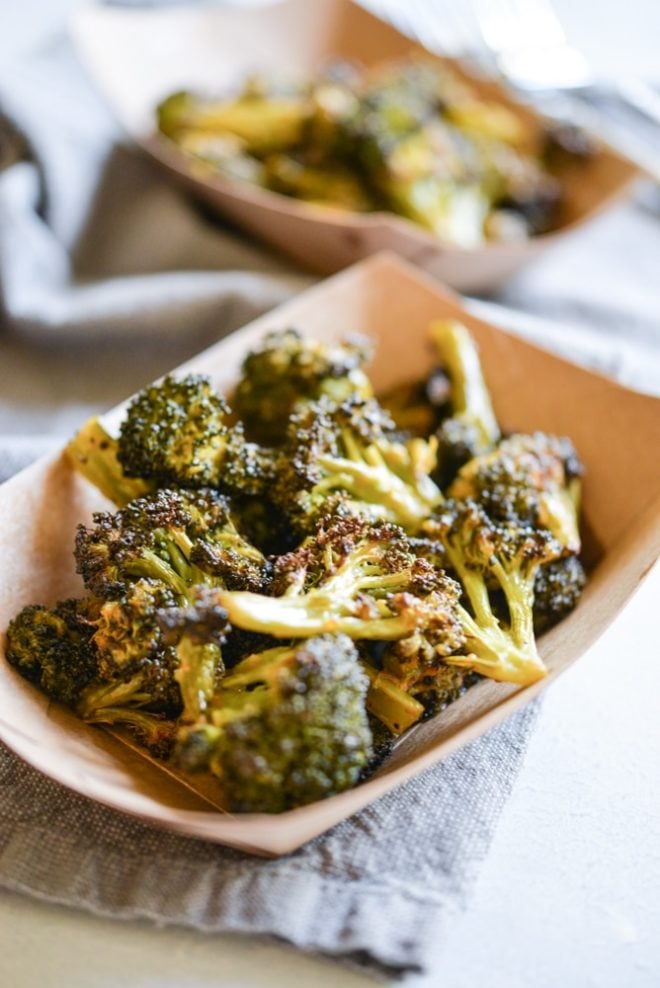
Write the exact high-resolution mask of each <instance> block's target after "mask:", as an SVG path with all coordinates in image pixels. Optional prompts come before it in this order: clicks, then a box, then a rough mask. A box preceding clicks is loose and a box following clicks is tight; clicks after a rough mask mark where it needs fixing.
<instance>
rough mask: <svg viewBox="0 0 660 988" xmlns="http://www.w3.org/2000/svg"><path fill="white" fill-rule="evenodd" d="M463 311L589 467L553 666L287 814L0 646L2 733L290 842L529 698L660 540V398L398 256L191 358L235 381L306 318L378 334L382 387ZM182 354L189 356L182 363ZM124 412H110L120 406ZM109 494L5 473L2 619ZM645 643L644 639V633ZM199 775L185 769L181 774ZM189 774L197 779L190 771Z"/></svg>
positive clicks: (493, 379) (584, 641) (43, 592)
mask: <svg viewBox="0 0 660 988" xmlns="http://www.w3.org/2000/svg"><path fill="white" fill-rule="evenodd" d="M444 316H450V317H457V318H459V319H461V320H462V321H463V322H465V323H466V324H467V325H468V326H469V328H470V329H471V331H472V333H473V334H474V337H475V339H476V340H477V342H478V344H479V346H480V349H481V355H482V359H483V364H484V368H485V373H486V377H487V380H488V383H489V385H490V388H491V391H492V394H493V399H494V404H495V409H496V412H497V414H498V417H499V419H500V421H501V423H502V426H503V428H504V429H517V430H524V431H532V430H534V429H544V430H547V431H550V432H555V433H559V434H565V435H569V436H571V438H572V439H573V440H574V442H575V444H576V446H577V448H578V450H579V451H580V454H581V456H582V458H583V460H584V462H585V463H586V466H587V476H586V482H585V489H584V515H585V533H586V553H587V561H588V563H589V564H590V566H591V567H592V572H591V575H590V582H589V585H588V587H587V589H586V591H585V593H584V596H583V598H582V600H581V602H580V604H579V606H578V607H577V609H576V610H575V611H574V612H573V613H572V614H571V615H570V616H569V617H568V618H567V619H566V620H565V621H563V622H562V623H561V624H560V625H558V626H557V627H556V628H554V629H553V630H552V631H550V632H549V633H548V634H547V635H545V636H544V637H543V638H542V639H541V642H540V651H541V654H542V656H543V658H544V660H545V661H546V663H547V665H548V668H549V670H550V674H549V676H548V677H547V678H546V679H545V680H543V681H541V682H540V683H538V684H536V685H534V686H532V687H529V688H527V689H524V690H516V689H515V688H513V687H511V686H506V685H502V684H497V683H493V682H489V681H483V682H480V683H478V684H477V685H476V686H475V687H473V688H472V689H471V690H469V691H468V693H467V694H466V695H465V696H464V697H462V698H461V699H460V700H458V701H457V702H456V703H455V704H453V705H452V706H451V707H450V708H449V709H448V710H447V711H446V712H445V713H443V714H441V715H439V716H438V717H437V718H435V719H434V720H431V721H428V722H427V723H425V724H423V725H421V726H420V727H418V728H415V729H413V731H412V732H411V733H410V734H409V735H408V736H407V737H405V738H404V739H403V741H402V742H401V743H400V744H399V746H398V747H397V749H396V750H395V752H394V753H393V754H392V756H391V757H390V758H389V759H388V761H387V762H386V763H385V764H384V766H383V767H382V769H381V770H380V772H379V773H378V775H377V776H376V777H374V778H373V779H371V780H370V781H369V782H367V783H365V784H363V785H361V786H358V787H357V788H355V789H352V790H350V791H349V792H346V793H343V794H341V795H339V796H335V797H333V798H331V799H327V800H324V801H322V802H319V803H315V804H313V805H311V806H307V807H303V808H301V809H298V810H293V811H291V812H288V813H284V814H281V815H279V816H267V815H244V816H229V815H227V814H223V813H221V812H219V811H218V810H216V809H215V808H214V807H213V806H211V805H210V804H209V802H208V800H209V798H210V799H212V800H213V799H214V795H213V787H212V786H211V787H209V786H205V787H204V788H202V789H200V791H199V792H198V793H195V792H193V791H192V790H191V789H189V788H187V786H186V785H185V784H183V783H182V782H181V781H177V779H176V778H174V777H173V776H171V775H169V774H166V773H165V772H164V771H163V770H162V769H161V768H160V767H158V765H157V764H156V763H152V762H150V761H148V760H145V759H144V758H143V757H142V756H141V755H140V754H137V753H136V751H135V750H132V749H131V748H128V747H126V746H125V745H124V744H122V743H120V742H119V741H118V740H117V739H116V738H114V737H111V736H110V735H109V734H108V733H107V732H106V731H104V730H103V729H101V728H93V727H88V726H86V725H85V724H83V723H82V722H81V721H79V720H77V719H76V718H75V717H73V716H72V715H71V714H70V713H68V712H67V711H65V710H63V709H60V708H58V707H57V706H56V705H55V704H49V703H48V701H47V700H46V699H45V698H44V697H43V696H42V695H41V694H39V693H38V692H37V690H36V689H34V688H33V687H32V686H30V685H29V684H28V683H27V682H25V681H24V680H23V679H22V678H21V677H20V676H18V675H17V673H15V672H14V670H13V669H11V668H10V667H9V665H8V664H7V663H6V661H5V660H4V658H3V657H2V656H1V655H0V738H1V739H2V740H3V741H4V742H5V743H6V744H7V745H9V747H11V748H12V749H13V750H14V751H15V752H17V754H19V755H20V756H21V757H23V758H24V759H25V760H26V761H28V762H30V763H31V764H32V765H34V766H35V767H36V768H38V769H39V770H40V771H42V772H44V773H45V774H47V775H49V776H51V777H52V778H54V779H56V780H58V781H59V782H61V783H63V784H64V785H66V786H69V787H70V788H71V789H75V790H76V791H77V792H81V793H84V794H85V795H87V796H90V797H91V798H93V799H97V800H99V801H100V802H102V803H105V804H107V805H108V806H112V807H114V808H115V809H118V810H123V811H124V812H127V813H131V814H134V815H136V816H138V817H140V818H142V819H143V820H146V821H148V822H150V823H154V824H158V825H160V826H163V827H167V828H169V829H172V830H176V831H178V832H180V833H184V834H188V835H191V836H195V837H202V838H205V839H207V840H212V841H217V842H219V843H222V844H228V845H231V846H233V847H239V848H243V849H247V850H251V851H253V852H254V853H258V854H268V855H275V854H282V853H284V852H286V851H290V850H292V849H294V848H296V847H298V846H299V845H301V844H303V843H304V842H305V841H307V840H309V839H310V838H311V837H314V836H316V835H317V834H319V833H321V832H322V831H324V830H327V829H328V828H329V827H331V826H333V824H335V823H337V822H338V821H340V820H343V819H344V818H346V817H348V816H350V815H351V814H352V813H354V812H355V811H356V810H359V809H360V808H361V807H363V806H365V805H366V804H367V803H369V802H371V801H372V800H374V799H376V798H377V797H378V796H380V795H382V794H383V793H384V792H387V791H388V790H390V789H392V788H394V787H395V786H397V785H400V784H401V783H402V782H404V781H406V780H407V779H410V778H412V777H413V776H415V775H417V774H418V773H419V772H421V771H422V769H424V768H426V767H428V766H429V765H432V764H433V763H435V762H437V761H439V760H440V759H442V758H445V757H446V756H447V755H448V754H449V753H450V752H452V751H454V750H455V749H456V748H458V747H459V746H460V745H463V744H465V743H466V742H467V741H470V740H472V739H473V738H475V737H477V736H478V735H480V734H483V733H484V731H486V730H488V729H489V728H491V727H493V726H494V725H495V724H497V723H499V722H500V721H502V720H503V719H504V718H505V717H507V716H508V715H509V714H510V713H512V712H513V711H514V710H516V709H517V708H519V707H520V706H522V705H523V704H524V703H527V702H528V701H529V700H531V699H532V697H534V696H536V695H537V693H539V691H540V690H542V689H543V688H545V686H546V685H547V684H548V683H550V682H552V680H553V678H554V677H555V676H556V675H558V673H560V672H561V671H562V670H563V669H565V668H567V667H568V666H569V665H570V664H571V663H572V662H574V661H575V660H576V659H577V658H578V657H579V656H580V655H582V654H583V652H584V651H585V650H586V649H587V648H588V647H589V646H590V645H591V644H592V643H593V642H594V641H595V640H596V639H597V638H598V636H599V635H600V634H601V633H602V632H603V631H604V630H605V628H606V627H607V626H608V624H609V623H610V622H611V621H612V620H613V619H614V617H616V615H617V613H618V612H619V611H620V610H621V608H622V607H623V606H624V605H625V603H626V601H627V600H628V599H629V598H630V596H631V594H632V593H633V592H634V590H635V588H636V587H637V585H638V584H639V582H640V581H641V579H642V578H643V576H644V574H645V573H646V572H647V571H648V570H649V568H650V567H651V565H652V564H653V561H654V560H655V559H656V558H657V556H658V552H659V551H660V458H659V456H658V451H659V450H660V401H659V400H657V399H655V398H650V397H647V396H644V395H641V394H637V393H635V392H632V391H629V390H626V389H625V388H623V387H620V386H619V385H617V384H615V383H614V382H612V381H610V380H607V379H606V378H603V377H600V376H598V375H596V374H592V373H590V372H588V371H586V370H582V369H580V368H578V367H575V366H574V365H572V364H570V363H567V362H566V361H564V360H561V359H559V358H558V357H554V356H551V355H550V354H548V353H545V352H544V351H542V350H539V349H537V348H536V347H534V346H531V345H530V344H528V343H525V342H523V341H521V340H519V339H516V338H515V337H513V336H509V335H508V334H506V333H504V332H503V331H502V330H499V329H496V328H495V327H493V326H491V325H489V324H488V323H486V322H483V321H481V320H479V319H476V318H474V317H473V316H471V315H469V314H468V313H467V312H466V311H465V310H464V309H463V308H462V307H461V304H460V301H459V299H458V298H456V297H455V296H453V295H452V294H450V293H448V292H447V291H445V290H443V289H441V288H440V287H438V286H437V285H436V284H435V283H434V282H433V281H432V280H431V279H429V278H428V277H427V276H425V275H423V274H421V273H419V272H417V271H415V270H414V269H413V268H412V267H410V266H409V265H407V264H405V263H403V262H401V261H400V260H398V259H396V258H394V257H393V256H390V255H380V256H377V257H374V258H372V259H370V260H368V261H365V262H363V263H362V264H360V265H357V266H355V267H354V268H351V269H349V270H347V271H345V272H344V273H342V274H340V275H337V276H336V277H334V278H332V279H330V280H329V281H327V282H325V283H323V284H320V285H318V286H316V287H314V288H312V289H310V290H309V291H307V292H306V293H304V294H303V295H301V296H299V297H298V298H297V299H295V300H293V301H291V302H288V303H287V304H285V305H283V306H281V307H280V308H278V309H276V310H274V311H273V312H271V313H269V314H268V315H266V316H263V317H261V318H260V319H258V320H256V321H255V322H253V323H251V324H250V325H249V326H246V327H245V328H244V329H242V330H240V331H239V332H238V333H235V334H234V335H233V336H230V337H228V338H227V339H226V340H223V341H222V342H220V343H218V344H217V345H216V346H214V347H212V348H211V349H209V350H207V351H206V352H204V353H202V354H200V355H199V356H198V357H196V358H195V359H194V360H193V361H191V362H190V363H188V364H186V365H185V370H195V371H200V372H205V373H208V374H210V375H212V377H213V379H214V381H215V383H216V384H217V385H218V386H219V387H220V388H221V389H222V390H223V391H228V390H229V389H230V388H231V386H232V384H233V383H234V381H235V378H236V373H237V369H238V366H239V364H240V362H241V360H242V358H243V356H244V354H245V352H246V350H247V348H248V347H249V346H250V345H251V344H252V343H254V342H255V341H257V340H258V339H260V337H261V336H262V334H263V333H264V332H265V331H267V330H271V329H281V328H282V327H286V326H291V325H293V326H298V327H300V328H301V329H303V330H304V331H305V332H306V333H308V334H310V335H314V336H317V337H319V338H325V339H332V338H338V337H341V336H342V335H345V334H346V333H347V332H350V331H359V332H363V333H367V334H370V335H371V336H373V337H374V338H375V339H376V340H377V342H378V350H377V354H376V358H375V361H374V364H373V366H372V367H371V368H370V373H371V374H372V376H373V379H374V382H375V385H376V387H377V389H378V390H380V391H382V390H384V389H387V388H389V387H391V386H392V385H395V384H397V383H402V382H404V381H408V380H412V379H416V378H419V377H421V376H422V375H423V374H424V373H425V372H426V371H428V370H429V369H430V368H431V366H432V364H433V355H432V352H431V350H430V348H429V345H428V341H427V329H428V325H429V322H430V321H431V320H432V319H436V318H438V317H444ZM181 369H183V368H180V370H181ZM120 415H121V413H120V411H119V410H115V412H114V413H112V414H111V415H109V416H108V420H107V421H108V423H109V424H113V423H115V424H116V422H117V421H118V420H119V418H120ZM100 506H105V502H103V500H102V498H101V497H100V495H98V494H97V493H96V491H95V490H94V489H92V488H91V487H90V486H89V485H88V484H87V483H86V482H85V481H84V480H82V478H80V477H79V476H78V475H76V474H75V473H73V472H72V471H71V469H70V467H69V466H68V464H67V462H66V461H65V460H64V458H63V457H61V456H51V457H48V458H45V459H42V460H40V461H39V462H38V463H36V464H34V465H33V466H32V467H30V468H29V469H28V470H25V471H23V472H22V473H21V474H19V475H17V476H16V477H14V478H13V479H12V480H10V481H9V482H8V483H6V484H5V485H3V486H2V487H0V516H1V517H2V519H3V525H2V531H1V533H0V544H1V555H2V559H3V564H4V565H3V581H2V586H1V587H0V627H1V628H5V627H6V626H7V623H8V622H9V620H10V619H11V617H12V616H13V615H14V614H15V613H16V612H17V611H18V610H19V609H20V608H21V607H23V606H24V605H25V604H27V603H33V602H43V603H51V602H53V601H54V600H55V599H57V598H59V597H63V596H66V595H68V594H71V593H80V590H81V586H80V581H79V578H78V577H76V575H75V573H74V565H73V558H72V545H73V533H74V529H75V526H76V524H77V523H78V522H79V521H87V520H88V519H89V517H90V515H91V512H92V511H93V510H95V509H97V508H98V507H100ZM649 644H650V643H649ZM186 781H187V782H190V780H186ZM193 784H195V783H194V780H193Z"/></svg>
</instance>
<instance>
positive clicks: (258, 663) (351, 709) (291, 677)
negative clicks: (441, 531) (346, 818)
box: [176, 635, 372, 813]
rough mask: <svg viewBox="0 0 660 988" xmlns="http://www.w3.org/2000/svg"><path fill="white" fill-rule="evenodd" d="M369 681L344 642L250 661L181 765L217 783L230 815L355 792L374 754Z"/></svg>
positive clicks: (217, 698) (227, 682)
mask: <svg viewBox="0 0 660 988" xmlns="http://www.w3.org/2000/svg"><path fill="white" fill-rule="evenodd" d="M367 686H368V679H367V677H366V676H365V675H364V673H363V671H362V670H361V667H360V665H359V663H358V655H357V651H356V649H355V646H354V645H353V643H352V642H351V640H350V639H349V638H347V637H346V636H344V635H335V636H333V635H323V636H321V637H314V638H310V639H309V640H308V641H303V642H298V643H297V644H295V645H293V646H280V647H276V648H272V649H268V650H267V651H265V652H261V653H257V654H255V655H251V656H249V657H248V658H246V659H244V660H243V661H242V662H240V663H239V664H238V665H237V666H236V667H235V668H234V669H233V670H232V672H231V673H229V674H228V675H227V676H225V678H224V679H223V680H222V681H221V683H220V684H219V688H218V689H217V691H216V693H215V695H214V697H213V702H212V706H211V708H210V709H209V711H208V714H207V717H206V719H205V720H204V721H203V722H201V723H200V724H196V725H193V726H191V727H189V728H186V729H184V730H183V731H182V732H181V734H180V738H179V742H178V745H177V751H176V760H177V762H178V764H179V765H181V766H182V767H183V768H184V769H187V770H195V769H197V770H199V769H208V770H210V771H211V772H213V773H214V774H215V775H216V776H218V777H219V779H220V782H221V786H222V789H223V792H224V794H225V796H226V799H227V802H228V806H229V809H231V810H234V811H236V812H248V813H280V812H282V811H284V810H288V809H291V808H293V807H295V806H302V805H304V804H306V803H311V802H314V801H315V800H317V799H323V798H324V797H326V796H330V795H332V794H333V793H336V792H341V791H342V790H344V789H347V788H349V787H350V786H352V785H354V784H355V783H356V782H357V781H358V778H359V776H360V773H361V771H362V770H363V769H364V768H365V766H366V765H367V764H368V762H369V759H370V758H371V755H372V740H371V731H370V729H369V723H368V719H367V714H366V712H365V708H364V700H365V696H366V691H367Z"/></svg>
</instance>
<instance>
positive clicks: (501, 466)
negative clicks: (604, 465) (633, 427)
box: [448, 432, 584, 553]
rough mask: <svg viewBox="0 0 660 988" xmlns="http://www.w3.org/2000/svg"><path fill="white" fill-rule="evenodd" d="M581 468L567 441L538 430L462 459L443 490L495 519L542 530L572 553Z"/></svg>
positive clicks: (576, 542) (575, 549)
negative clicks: (475, 503)
mask: <svg viewBox="0 0 660 988" xmlns="http://www.w3.org/2000/svg"><path fill="white" fill-rule="evenodd" d="M583 472H584V469H583V467H582V464H581V463H580V461H579V459H578V456H577V453H576V452H575V448H574V446H573V444H572V442H571V441H570V439H566V438H561V439H559V438H557V437H556V436H549V435H547V434H546V433H543V432H536V433H534V434H533V435H530V436H528V435H522V434H521V435H513V436H510V437H509V438H508V439H503V440H502V442H501V443H500V444H499V445H498V446H497V447H496V448H495V449H494V450H493V451H492V452H490V453H486V454H485V455H483V456H478V457H476V458H475V459H473V460H470V461H469V462H468V463H466V464H465V465H464V466H463V467H462V468H461V469H460V470H459V472H458V476H457V477H456V479H455V480H454V482H453V483H452V485H451V486H450V488H449V491H448V493H449V495H450V496H451V497H455V498H471V499H473V500H475V501H478V502H479V504H481V505H482V507H483V508H484V510H485V511H486V513H487V514H488V515H489V516H490V517H491V518H493V519H494V520H495V521H503V522H510V521H512V522H515V521H519V522H522V523H523V524H527V525H532V526H534V527H537V528H546V529H548V530H549V531H550V532H552V534H553V535H554V536H555V538H556V539H557V541H558V542H560V543H561V544H562V545H563V546H564V548H565V549H566V551H567V552H573V553H575V552H579V550H580V532H579V527H578V512H579V505H580V490H581V480H580V478H581V476H582V474H583Z"/></svg>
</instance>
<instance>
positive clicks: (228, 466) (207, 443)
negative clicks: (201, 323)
mask: <svg viewBox="0 0 660 988" xmlns="http://www.w3.org/2000/svg"><path fill="white" fill-rule="evenodd" d="M117 456H118V459H119V462H120V463H121V465H122V467H123V469H124V473H125V474H126V476H127V477H138V478H143V479H146V480H148V481H151V482H152V483H153V484H157V485H158V486H161V487H162V486H169V485H175V486H181V487H207V486H208V487H219V488H222V489H228V490H231V491H235V492H237V493H239V494H245V495H253V494H260V493H262V492H263V491H265V490H266V489H267V487H268V485H269V484H270V483H271V481H272V479H273V477H274V473H275V467H276V459H275V457H274V456H273V454H271V453H270V452H269V451H268V450H264V449H261V448H260V447H259V446H257V445H256V444H255V443H248V442H246V440H245V436H244V433H243V426H242V425H241V423H236V424H232V423H231V412H230V410H229V406H228V405H227V403H226V402H225V400H224V398H222V396H221V395H220V394H218V393H217V392H216V391H215V390H214V388H213V386H212V385H211V381H210V379H209V378H208V377H205V376H204V375H202V374H187V375H186V376H185V377H182V378H175V377H171V376H168V377H166V378H164V380H163V381H161V382H160V383H159V384H153V385H151V386H150V387H148V388H144V389H143V390H142V391H140V392H139V393H138V394H137V395H136V396H135V397H134V398H133V400H132V401H131V403H130V404H129V406H128V408H127V409H126V414H125V416H124V419H123V421H122V424H121V427H120V434H119V442H118V449H117Z"/></svg>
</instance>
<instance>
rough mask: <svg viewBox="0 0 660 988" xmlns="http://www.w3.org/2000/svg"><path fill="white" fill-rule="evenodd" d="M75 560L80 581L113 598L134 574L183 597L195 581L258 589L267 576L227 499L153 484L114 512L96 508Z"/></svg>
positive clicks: (81, 529) (81, 536)
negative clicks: (151, 490)
mask: <svg viewBox="0 0 660 988" xmlns="http://www.w3.org/2000/svg"><path fill="white" fill-rule="evenodd" d="M75 555H76V561H77V564H78V572H79V573H80V574H81V575H82V577H83V580H84V582H85V586H86V587H87V589H88V590H90V591H91V592H92V593H94V594H97V595H98V596H100V597H104V598H109V599H116V598H118V597H121V596H122V594H124V593H125V591H126V588H127V586H128V585H130V584H131V583H132V582H134V581H135V580H138V579H142V578H145V579H151V580H155V581H157V582H158V583H160V584H162V585H163V586H164V587H165V588H167V589H168V590H169V591H170V592H171V593H172V594H173V595H174V596H175V598H176V599H177V600H179V601H180V602H181V603H184V604H187V603H194V601H191V600H190V597H189V593H190V589H191V588H193V587H196V586H197V585H202V584H209V585H211V586H228V587H232V588H244V589H254V590H258V589H261V588H263V586H264V584H265V582H266V580H267V575H268V567H267V564H266V561H265V560H264V557H263V556H262V554H261V553H260V552H259V550H258V549H256V548H255V547H254V546H252V545H250V543H248V542H246V540H245V539H243V538H242V536H240V535H239V534H238V532H237V531H236V528H235V527H234V524H233V522H232V519H231V516H230V514H229V508H228V502H227V501H226V499H225V498H223V497H222V496H221V495H220V494H218V493H217V492H215V491H211V490H199V491H175V490H167V489H164V490H159V491H157V492H156V493H155V494H152V495H149V496H148V497H144V498H138V499H137V500H135V501H131V503H130V504H128V505H127V506H126V507H125V508H123V509H122V510H121V511H118V512H116V513H115V514H108V513H103V512H99V513H97V514H96V515H95V516H94V527H93V528H86V527H85V526H84V525H80V526H79V528H78V534H77V536H76V549H75Z"/></svg>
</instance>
